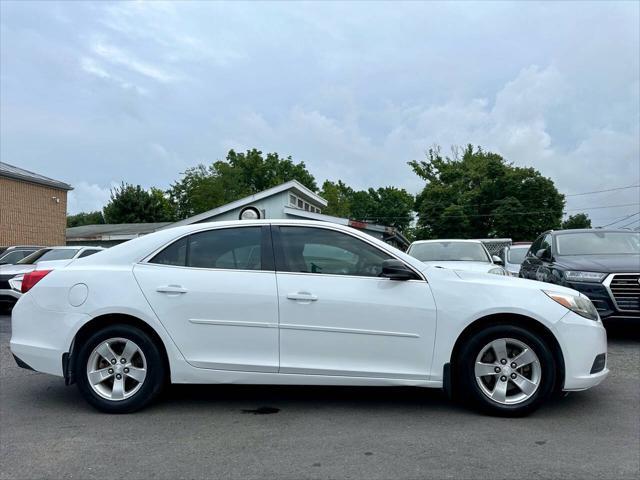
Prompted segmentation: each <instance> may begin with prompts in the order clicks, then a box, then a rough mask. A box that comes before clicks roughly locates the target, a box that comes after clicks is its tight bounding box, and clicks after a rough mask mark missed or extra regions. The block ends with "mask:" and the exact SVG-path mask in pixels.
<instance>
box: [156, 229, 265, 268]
mask: <svg viewBox="0 0 640 480" xmlns="http://www.w3.org/2000/svg"><path fill="white" fill-rule="evenodd" d="M261 237H262V234H261V229H260V227H242V228H226V229H219V230H208V231H206V232H198V233H194V234H192V235H189V236H187V237H183V238H181V239H179V240H176V241H175V242H173V243H172V244H171V245H169V246H168V247H166V248H165V249H164V250H162V251H161V252H159V253H158V254H157V255H155V256H154V257H153V258H152V259H151V260H150V261H149V262H150V263H158V264H161V265H174V266H180V267H193V268H224V269H233V270H260V269H262V249H261Z"/></svg>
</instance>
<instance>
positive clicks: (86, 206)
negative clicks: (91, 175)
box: [67, 182, 117, 215]
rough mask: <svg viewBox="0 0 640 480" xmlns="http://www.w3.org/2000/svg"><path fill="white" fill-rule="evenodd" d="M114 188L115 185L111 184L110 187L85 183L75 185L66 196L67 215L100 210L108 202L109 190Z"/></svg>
mask: <svg viewBox="0 0 640 480" xmlns="http://www.w3.org/2000/svg"><path fill="white" fill-rule="evenodd" d="M115 186H117V184H115V183H112V184H111V187H102V186H100V185H97V184H95V183H91V184H90V183H87V182H79V183H76V184H75V185H73V190H71V191H70V192H69V193H68V195H67V214H69V215H73V214H75V213H80V212H93V211H96V210H102V207H104V206H105V205H106V204H107V202H108V201H109V198H110V195H111V188H112V187H115Z"/></svg>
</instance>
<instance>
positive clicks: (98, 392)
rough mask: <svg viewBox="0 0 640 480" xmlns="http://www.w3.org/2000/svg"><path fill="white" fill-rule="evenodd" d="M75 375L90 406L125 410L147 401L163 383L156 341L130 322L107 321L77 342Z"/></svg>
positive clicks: (142, 405) (122, 411)
mask: <svg viewBox="0 0 640 480" xmlns="http://www.w3.org/2000/svg"><path fill="white" fill-rule="evenodd" d="M74 371H75V375H76V381H77V383H78V388H79V389H80V392H81V393H82V395H83V396H84V398H85V399H86V400H87V401H88V402H89V403H90V404H91V405H93V406H94V407H96V408H97V409H99V410H102V411H103V412H108V413H129V412H133V411H136V410H139V409H140V408H142V407H144V406H145V405H147V404H148V403H149V402H150V401H151V400H153V398H154V397H156V395H158V393H159V392H160V390H161V388H162V386H163V383H164V374H165V369H164V362H163V358H162V355H161V353H160V350H159V349H158V346H157V345H156V343H155V342H154V341H153V339H151V338H150V337H149V335H147V334H146V333H145V332H143V331H142V330H140V329H138V328H135V327H133V326H130V325H111V326H108V327H105V328H103V329H101V330H99V331H97V332H95V333H94V334H93V335H91V336H90V337H89V338H88V340H87V341H86V342H83V344H82V345H81V346H80V348H79V350H78V353H77V356H76V361H75V370H74Z"/></svg>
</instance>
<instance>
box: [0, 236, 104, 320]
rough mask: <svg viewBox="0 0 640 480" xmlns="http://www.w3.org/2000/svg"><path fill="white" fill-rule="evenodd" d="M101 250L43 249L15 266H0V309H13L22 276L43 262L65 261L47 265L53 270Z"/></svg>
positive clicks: (98, 248) (20, 293) (92, 248)
mask: <svg viewBox="0 0 640 480" xmlns="http://www.w3.org/2000/svg"><path fill="white" fill-rule="evenodd" d="M101 250H104V248H102V247H82V246H76V247H45V248H41V249H39V250H37V251H35V252H33V253H32V254H31V255H28V256H26V257H25V258H23V259H22V260H20V261H18V263H16V264H15V265H0V309H5V310H6V309H11V308H12V307H13V305H14V304H15V303H16V302H17V301H18V299H19V298H20V296H21V295H22V292H21V291H20V282H21V281H22V276H23V275H24V274H25V273H27V272H30V271H32V270H35V269H36V268H37V266H38V265H43V264H44V263H45V262H47V263H48V262H54V261H55V262H60V261H65V262H63V263H57V264H56V263H51V264H49V269H53V268H55V267H56V266H63V265H66V264H67V263H68V262H70V261H71V260H73V259H76V258H83V257H87V256H89V255H92V254H94V253H97V252H99V251H101ZM12 283H13V286H12Z"/></svg>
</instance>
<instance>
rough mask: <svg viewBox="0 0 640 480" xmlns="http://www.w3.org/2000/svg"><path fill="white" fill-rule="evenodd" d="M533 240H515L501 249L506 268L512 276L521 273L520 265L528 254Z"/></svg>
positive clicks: (501, 256)
mask: <svg viewBox="0 0 640 480" xmlns="http://www.w3.org/2000/svg"><path fill="white" fill-rule="evenodd" d="M529 247H531V242H515V243H513V244H511V245H509V246H507V247H504V248H503V249H502V250H501V251H500V258H501V259H502V262H503V265H504V269H505V270H506V271H507V274H509V275H511V276H512V277H517V276H519V275H520V265H522V262H523V261H524V258H525V257H526V256H527V252H528V251H529Z"/></svg>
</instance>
